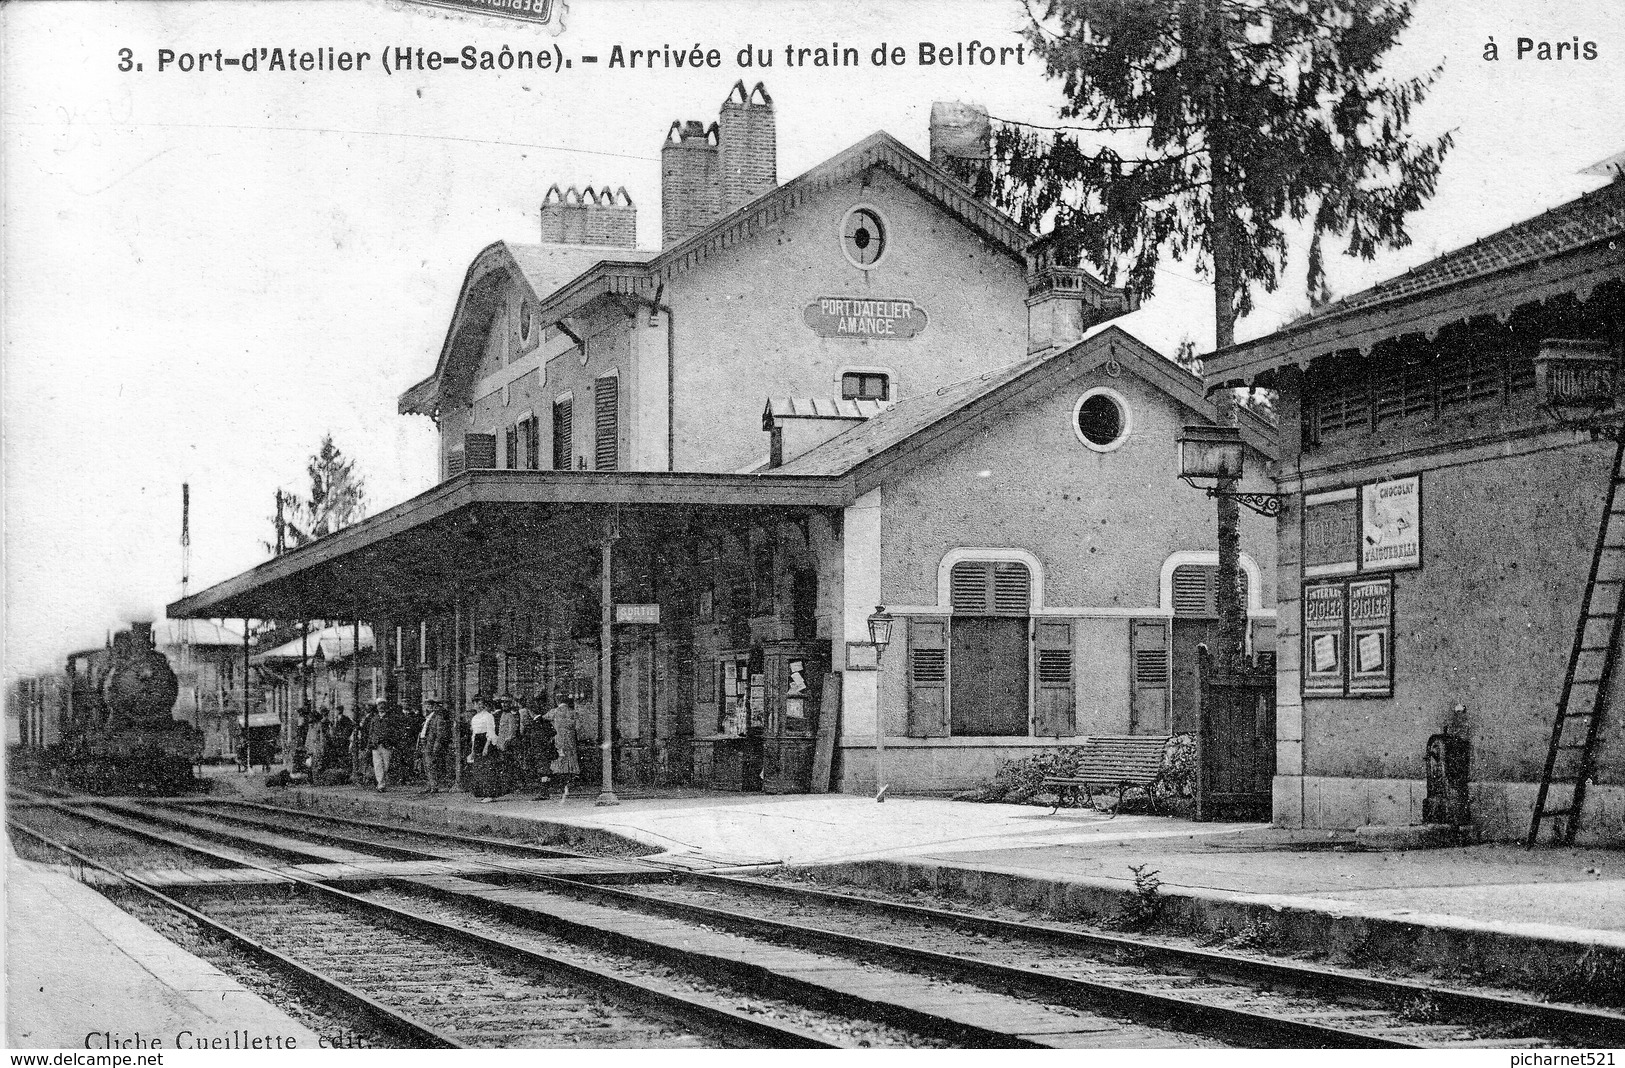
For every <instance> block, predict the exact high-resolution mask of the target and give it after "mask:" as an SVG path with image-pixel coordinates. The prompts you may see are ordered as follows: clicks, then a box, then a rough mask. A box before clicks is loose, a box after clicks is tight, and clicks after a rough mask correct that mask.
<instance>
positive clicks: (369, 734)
mask: <svg viewBox="0 0 1625 1068" xmlns="http://www.w3.org/2000/svg"><path fill="white" fill-rule="evenodd" d="M392 726H393V724H392V723H391V717H390V715H389V711H388V709H387V708H386V707H385V705H384V702H383V701H378V702H376V703H374V704H373V706H372V710H371V711H370V712H368V713H367V718H366V719H364V720H362V721H361V727H360V730H361V736H362V742H361V745H362V747H363V748H364V749H365V750H366V751H367V752H368V753H370V754H371V755H372V777H373V781H374V782H376V783H377V785H378V792H379V793H383V792H384V791H385V790H386V789H387V788H388V784H389V760H390V756H391V750H392V749H394V747H395V739H394V738H392V737H391V736H390V735H391V733H392V731H391V729H390V728H391V727H392Z"/></svg>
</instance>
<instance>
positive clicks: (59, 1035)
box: [5, 839, 319, 1052]
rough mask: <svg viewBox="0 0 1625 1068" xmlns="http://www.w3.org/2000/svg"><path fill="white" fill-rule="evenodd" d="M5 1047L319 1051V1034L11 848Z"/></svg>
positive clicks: (88, 890) (87, 890)
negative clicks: (20, 856)
mask: <svg viewBox="0 0 1625 1068" xmlns="http://www.w3.org/2000/svg"><path fill="white" fill-rule="evenodd" d="M5 955H6V1046H7V1047H8V1048H10V1049H81V1050H82V1049H120V1050H124V1051H128V1052H141V1051H145V1050H148V1049H162V1050H170V1049H176V1048H206V1049H231V1050H241V1049H315V1048H316V1047H317V1045H318V1043H319V1038H318V1036H317V1034H316V1033H315V1032H314V1031H312V1030H310V1029H309V1028H308V1027H306V1026H304V1025H303V1024H301V1023H299V1022H298V1021H296V1020H295V1019H293V1017H291V1016H289V1015H288V1014H287V1013H285V1012H283V1011H282V1010H281V1009H279V1008H277V1007H276V1006H274V1005H272V1004H270V1003H269V1002H267V1001H265V1000H264V999H263V998H261V997H260V996H259V995H257V994H255V993H254V992H253V991H251V990H249V989H248V988H247V987H245V986H243V985H242V984H241V983H239V982H238V981H237V980H235V979H233V978H231V977H230V976H228V975H226V974H225V973H224V972H222V971H220V970H219V969H218V968H216V967H214V965H212V964H209V963H208V962H207V961H204V960H201V959H199V958H198V957H195V956H193V955H192V954H190V953H187V952H186V951H185V950H183V949H181V948H180V947H178V946H176V945H174V944H173V943H171V942H170V941H168V940H167V939H165V938H164V937H163V936H162V935H160V934H158V933H157V932H156V931H154V930H153V929H152V928H150V927H148V926H146V925H145V924H143V923H141V922H140V921H139V920H137V919H135V918H134V917H132V916H130V915H129V914H128V913H125V912H123V911H121V910H120V909H119V908H118V907H117V906H116V905H114V904H113V903H112V902H111V901H109V900H108V899H107V898H105V897H102V896H101V895H100V894H98V893H96V891H94V890H92V889H91V888H90V887H88V886H86V885H84V884H82V883H80V882H77V881H75V880H74V879H73V878H71V877H69V876H68V875H67V874H64V873H63V872H61V871H57V870H53V869H51V868H49V867H47V866H44V865H39V864H34V863H31V862H29V861H25V860H22V859H20V858H19V857H18V856H17V854H16V853H15V852H14V851H13V850H12V848H11V845H10V841H9V839H8V841H7V844H6V954H5Z"/></svg>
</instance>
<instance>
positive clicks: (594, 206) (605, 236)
mask: <svg viewBox="0 0 1625 1068" xmlns="http://www.w3.org/2000/svg"><path fill="white" fill-rule="evenodd" d="M541 218H542V242H543V243H544V244H559V245H607V246H609V247H612V248H636V247H637V244H638V209H637V206H636V205H634V204H633V203H632V197H631V196H630V195H629V194H628V193H627V191H626V188H625V187H624V186H623V187H622V188H620V189H617V190H615V191H614V192H611V191H610V189H609V187H608V186H605V187H604V188H603V189H594V188H593V187H592V186H588V187H587V190H586V192H579V191H577V189H576V187H575V186H573V185H572V186H571V187H570V188H569V189H566V190H564V191H563V192H560V191H559V187H558V186H557V185H555V186H553V187H552V188H550V189H549V190H548V191H547V195H546V196H544V197H542V211H541Z"/></svg>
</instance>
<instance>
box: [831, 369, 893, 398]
mask: <svg viewBox="0 0 1625 1068" xmlns="http://www.w3.org/2000/svg"><path fill="white" fill-rule="evenodd" d="M841 397H842V399H844V400H875V401H884V400H891V376H890V375H884V374H879V373H877V372H871V371H848V372H847V373H846V374H843V375H842V376H841Z"/></svg>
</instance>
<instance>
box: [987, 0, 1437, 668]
mask: <svg viewBox="0 0 1625 1068" xmlns="http://www.w3.org/2000/svg"><path fill="white" fill-rule="evenodd" d="M1028 15H1029V18H1030V25H1029V26H1028V28H1027V30H1026V31H1025V35H1026V37H1027V39H1028V41H1029V43H1030V44H1031V46H1032V48H1033V51H1034V52H1035V53H1036V54H1037V55H1039V56H1041V57H1042V58H1043V60H1044V64H1045V72H1046V74H1047V75H1048V76H1049V77H1050V78H1052V79H1058V80H1059V81H1060V82H1061V85H1062V88H1063V91H1064V93H1065V96H1066V104H1065V105H1064V106H1063V107H1062V109H1061V117H1062V119H1063V120H1080V121H1079V123H1078V125H1074V126H1064V127H1055V128H1039V127H1032V126H1020V125H1015V124H1009V123H1003V124H1001V125H1000V126H999V128H998V129H997V131H996V133H995V136H994V138H993V147H992V156H993V159H992V166H991V168H990V173H991V178H990V179H989V180H986V181H985V182H984V188H986V189H987V191H988V195H989V197H990V199H992V200H993V202H994V203H995V204H997V205H998V206H1000V207H1003V208H1004V209H1005V210H1007V211H1009V212H1011V213H1012V214H1014V215H1015V216H1016V217H1017V218H1018V219H1020V220H1021V221H1022V222H1023V223H1024V224H1026V225H1027V226H1029V227H1031V228H1035V229H1038V228H1041V227H1042V224H1043V223H1044V222H1046V221H1048V222H1049V223H1050V224H1051V229H1052V231H1053V234H1054V237H1053V241H1054V243H1055V250H1056V254H1057V256H1058V258H1059V259H1060V261H1061V262H1070V263H1076V262H1078V261H1079V260H1080V259H1087V260H1088V261H1089V262H1091V263H1092V264H1094V265H1095V267H1096V268H1097V269H1098V270H1100V272H1101V273H1102V275H1103V276H1104V278H1105V279H1106V281H1107V282H1108V283H1110V284H1113V285H1124V286H1125V287H1126V288H1128V289H1130V290H1132V291H1134V292H1136V293H1137V294H1139V295H1140V296H1142V297H1145V296H1149V295H1151V293H1152V292H1153V290H1154V288H1155V285H1154V282H1155V272H1156V269H1157V265H1158V262H1159V260H1160V257H1161V255H1162V254H1163V253H1164V252H1165V251H1166V252H1168V253H1171V254H1172V255H1173V256H1174V257H1175V258H1176V259H1184V258H1187V257H1191V258H1194V259H1195V261H1196V264H1197V267H1198V269H1199V270H1201V271H1203V272H1204V273H1206V274H1207V275H1208V277H1210V278H1211V279H1212V281H1213V287H1214V294H1213V310H1214V315H1213V318H1214V337H1215V341H1216V345H1217V347H1218V348H1225V347H1227V346H1229V345H1231V344H1233V343H1234V341H1235V323H1236V320H1237V318H1239V317H1242V316H1245V315H1246V314H1247V313H1248V312H1249V311H1250V310H1251V309H1252V298H1251V294H1252V287H1253V286H1255V285H1258V286H1262V287H1263V288H1264V290H1265V291H1266V292H1268V291H1273V290H1274V289H1275V288H1276V286H1277V285H1278V283H1279V281H1280V276H1281V273H1282V272H1283V271H1284V270H1285V268H1286V265H1287V260H1288V255H1287V253H1288V229H1289V227H1291V226H1294V225H1296V226H1304V225H1307V227H1308V229H1309V232H1310V235H1311V241H1310V248H1309V255H1308V265H1307V266H1308V287H1309V290H1310V293H1311V295H1312V299H1324V297H1325V295H1326V294H1325V270H1324V266H1325V265H1324V259H1323V257H1322V249H1321V239H1322V238H1323V237H1325V236H1328V235H1333V236H1337V237H1340V238H1342V239H1343V240H1344V251H1345V252H1346V253H1347V254H1349V255H1353V256H1359V257H1362V258H1365V259H1370V258H1372V257H1374V256H1375V255H1376V252H1377V249H1378V248H1380V247H1389V248H1399V247H1403V246H1404V245H1406V244H1408V243H1409V241H1410V237H1409V234H1408V232H1407V231H1406V228H1405V220H1406V217H1407V216H1408V215H1410V214H1411V213H1412V212H1414V211H1416V210H1417V209H1418V208H1420V207H1421V206H1422V204H1423V202H1424V201H1426V200H1427V199H1428V198H1429V197H1430V196H1432V195H1433V192H1434V189H1435V186H1436V183H1437V180H1438V175H1439V169H1440V166H1441V164H1442V162H1443V159H1444V156H1445V153H1446V152H1447V151H1448V150H1449V148H1450V145H1451V136H1450V134H1448V133H1446V134H1444V135H1442V136H1440V137H1438V138H1435V139H1433V140H1431V141H1418V140H1416V139H1414V138H1413V137H1412V136H1411V135H1410V134H1409V133H1408V132H1407V127H1408V126H1409V124H1410V120H1411V114H1412V111H1413V109H1414V108H1415V107H1416V106H1417V105H1418V104H1420V103H1421V102H1422V101H1423V100H1424V99H1425V98H1426V96H1427V93H1428V90H1429V89H1430V87H1431V86H1432V85H1433V83H1434V81H1435V80H1436V79H1437V78H1438V76H1439V74H1440V71H1441V68H1440V67H1434V68H1433V69H1432V70H1431V71H1429V72H1428V73H1427V74H1426V75H1424V76H1422V77H1417V78H1410V79H1405V80H1399V81H1395V80H1390V79H1387V78H1385V77H1383V75H1382V73H1381V64H1382V60H1383V58H1384V56H1385V55H1386V54H1387V52H1388V51H1389V50H1390V49H1391V48H1392V47H1393V46H1394V44H1395V43H1396V42H1397V41H1398V38H1399V34H1400V33H1401V32H1402V31H1403V30H1404V29H1405V27H1406V26H1407V25H1408V24H1409V23H1410V19H1411V3H1410V0H1047V2H1046V5H1045V7H1044V10H1043V13H1042V15H1038V14H1035V13H1034V12H1033V10H1032V8H1031V7H1029V9H1028ZM1081 134H1088V135H1090V136H1091V141H1092V144H1091V146H1090V147H1087V148H1086V147H1085V145H1084V144H1083V142H1082V140H1081V139H1080V135H1081ZM1216 399H1217V401H1218V404H1219V408H1220V415H1221V417H1222V418H1223V419H1224V420H1226V421H1229V422H1234V421H1235V411H1234V401H1233V398H1232V397H1231V396H1230V393H1229V391H1228V390H1221V391H1219V393H1218V394H1216ZM1226 482H1227V483H1228V482H1229V480H1226ZM1233 488H1234V487H1233V485H1228V484H1221V485H1220V487H1219V489H1220V491H1221V493H1222V492H1223V491H1226V490H1229V489H1233ZM1239 553H1240V535H1239V517H1238V513H1237V507H1236V503H1235V500H1234V498H1232V497H1226V496H1221V497H1220V498H1219V555H1220V565H1219V566H1220V573H1221V583H1220V590H1219V614H1220V619H1221V623H1220V635H1219V647H1220V651H1221V653H1225V654H1233V653H1234V652H1235V650H1237V649H1239V648H1240V646H1241V643H1242V641H1243V639H1244V636H1245V627H1246V620H1245V617H1244V615H1243V613H1242V605H1241V600H1240V581H1241V574H1240V567H1239Z"/></svg>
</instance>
